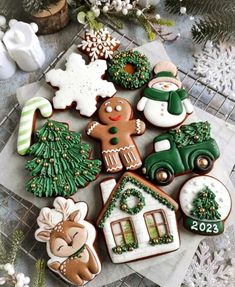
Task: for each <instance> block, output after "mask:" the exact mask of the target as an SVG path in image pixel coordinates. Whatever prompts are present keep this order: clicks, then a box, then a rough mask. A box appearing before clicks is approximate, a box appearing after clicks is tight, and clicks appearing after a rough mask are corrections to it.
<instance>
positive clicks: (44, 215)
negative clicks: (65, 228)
mask: <svg viewBox="0 0 235 287" xmlns="http://www.w3.org/2000/svg"><path fill="white" fill-rule="evenodd" d="M40 223H42V224H40ZM38 224H39V225H43V226H44V228H45V229H53V228H54V227H55V225H56V224H55V223H53V222H52V214H51V209H50V208H48V207H44V208H42V209H41V211H40V214H39V217H38Z"/></svg>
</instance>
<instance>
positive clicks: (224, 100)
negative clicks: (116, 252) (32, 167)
mask: <svg viewBox="0 0 235 287" xmlns="http://www.w3.org/2000/svg"><path fill="white" fill-rule="evenodd" d="M108 28H109V30H110V32H111V34H112V35H113V36H114V37H116V38H117V39H119V40H120V43H121V46H120V48H119V50H129V49H133V48H136V47H138V46H139V45H138V43H137V42H135V41H134V40H133V39H131V38H129V37H128V36H127V35H125V34H121V33H120V32H119V31H117V30H115V29H113V28H112V27H110V26H109V27H108ZM84 32H85V27H83V28H82V29H80V30H79V32H78V33H77V34H76V35H75V36H74V38H73V39H72V41H71V42H70V44H69V45H68V48H67V49H66V50H64V51H62V52H61V53H59V55H57V56H56V58H55V59H54V60H53V61H52V62H51V63H50V64H49V65H48V67H47V68H46V69H45V70H44V72H43V73H42V74H41V75H40V77H39V79H38V80H40V79H42V78H43V77H44V75H45V73H46V72H48V71H49V70H50V69H51V68H53V67H54V66H55V65H56V64H57V63H58V61H59V60H60V59H61V58H62V57H63V55H64V54H65V53H66V51H67V50H68V49H69V48H70V47H71V46H72V45H74V44H79V43H80V42H81V41H82V39H83V36H84ZM179 76H180V79H181V81H182V83H183V85H184V87H185V89H186V90H187V91H188V93H189V95H190V98H191V101H192V103H193V104H194V105H195V106H197V107H199V108H201V109H202V110H205V111H207V112H209V113H210V114H212V115H214V116H216V117H219V118H221V119H223V120H224V121H226V122H228V123H232V124H235V101H234V100H233V99H231V98H229V96H228V95H225V94H224V93H222V92H220V91H218V90H217V89H215V88H213V87H211V86H210V85H207V84H206V83H204V82H203V80H202V79H201V78H200V77H195V76H194V75H192V74H190V73H189V72H185V71H184V70H183V69H181V68H180V67H179ZM19 118H20V107H19V104H18V103H17V104H15V106H14V107H13V108H12V109H11V110H10V111H9V113H8V114H7V115H6V116H5V117H4V118H3V119H2V121H1V122H0V152H1V150H2V149H3V148H4V146H5V145H6V143H7V141H8V139H9V138H10V136H11V135H12V133H13V131H14V129H15V127H16V125H17V123H18V122H19ZM234 173H235V168H233V170H232V171H231V177H233V175H234ZM38 213H39V209H38V208H37V207H36V206H34V205H33V204H32V203H30V202H28V201H26V200H24V199H23V198H21V197H19V196H18V195H16V194H15V193H14V192H12V191H10V190H8V189H6V188H5V187H4V186H2V185H0V219H2V218H4V221H3V222H1V233H2V235H3V237H5V238H9V236H10V235H11V234H12V232H14V231H15V230H17V229H20V230H22V231H23V232H24V234H25V239H24V241H23V244H22V251H23V252H24V253H26V254H27V255H28V256H30V257H31V258H32V259H33V260H36V258H37V255H38V254H40V256H41V257H42V258H47V255H46V249H45V246H44V244H40V243H38V242H36V241H35V239H34V231H35V230H36V228H37V223H36V218H37V216H38ZM44 255H45V256H44ZM120 286H127V287H142V286H149V287H153V286H157V285H156V284H155V283H153V282H151V281H149V280H148V279H146V278H144V277H143V276H141V275H140V274H138V273H133V274H131V275H129V276H127V277H125V278H123V279H120V280H118V281H116V282H113V283H112V284H110V285H108V286H106V287H120Z"/></svg>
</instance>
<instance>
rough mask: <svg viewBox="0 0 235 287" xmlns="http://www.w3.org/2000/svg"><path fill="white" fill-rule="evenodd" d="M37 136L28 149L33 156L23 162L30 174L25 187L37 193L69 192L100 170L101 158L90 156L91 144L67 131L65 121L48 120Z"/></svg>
mask: <svg viewBox="0 0 235 287" xmlns="http://www.w3.org/2000/svg"><path fill="white" fill-rule="evenodd" d="M36 140H37V142H36V143H35V144H33V145H32V146H31V147H30V148H29V151H28V153H29V154H30V155H31V156H34V159H32V160H30V161H28V162H27V164H26V169H28V170H29V171H30V173H31V175H32V176H33V177H32V178H31V179H30V180H29V181H28V183H27V184H26V190H27V191H30V192H32V193H33V194H35V195H36V196H39V197H42V196H46V197H49V196H57V195H60V196H66V197H67V196H70V195H72V194H74V193H75V192H76V191H77V189H78V188H81V187H85V186H86V185H88V184H89V182H91V181H94V180H95V179H96V177H97V176H98V174H99V173H100V170H101V161H100V160H92V159H90V158H89V156H90V153H91V148H90V146H89V145H88V144H85V143H81V134H80V133H78V132H72V131H69V128H68V125H66V124H64V123H60V122H56V121H52V120H48V121H47V123H46V124H45V125H44V126H43V127H42V128H41V129H40V130H39V131H38V132H37V134H36Z"/></svg>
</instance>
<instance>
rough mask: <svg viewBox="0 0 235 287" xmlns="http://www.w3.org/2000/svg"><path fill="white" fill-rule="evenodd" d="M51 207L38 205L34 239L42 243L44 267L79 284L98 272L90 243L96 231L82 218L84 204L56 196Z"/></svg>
mask: <svg viewBox="0 0 235 287" xmlns="http://www.w3.org/2000/svg"><path fill="white" fill-rule="evenodd" d="M53 206H54V208H48V207H44V208H42V210H41V212H40V214H39V216H38V219H37V222H38V225H39V228H38V229H37V230H36V232H35V238H36V240H38V241H41V242H46V245H47V254H48V256H49V257H50V259H49V260H48V261H47V265H48V267H49V268H50V269H51V270H52V271H53V272H55V273H56V274H58V275H59V276H60V277H61V278H63V279H64V280H65V281H66V282H68V283H69V284H72V285H75V286H83V285H85V284H86V283H87V282H89V281H91V280H92V279H94V277H95V276H96V275H97V274H99V273H100V271H101V264H100V261H99V258H98V256H97V254H96V251H95V249H94V246H93V245H94V241H95V237H96V230H95V228H94V226H93V225H92V224H90V223H89V222H88V221H86V220H85V217H86V215H87V211H88V207H87V204H86V203H85V202H77V203H75V202H74V201H73V200H72V199H64V198H62V197H57V198H56V199H55V201H54V204H53Z"/></svg>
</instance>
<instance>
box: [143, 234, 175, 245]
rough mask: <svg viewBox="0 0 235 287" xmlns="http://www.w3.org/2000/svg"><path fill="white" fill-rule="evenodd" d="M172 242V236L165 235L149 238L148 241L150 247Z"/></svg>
mask: <svg viewBox="0 0 235 287" xmlns="http://www.w3.org/2000/svg"><path fill="white" fill-rule="evenodd" d="M172 242H173V235H168V234H165V235H163V236H160V237H158V238H151V239H150V240H149V244H150V245H160V244H169V243H172Z"/></svg>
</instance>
